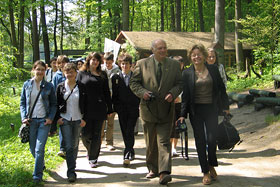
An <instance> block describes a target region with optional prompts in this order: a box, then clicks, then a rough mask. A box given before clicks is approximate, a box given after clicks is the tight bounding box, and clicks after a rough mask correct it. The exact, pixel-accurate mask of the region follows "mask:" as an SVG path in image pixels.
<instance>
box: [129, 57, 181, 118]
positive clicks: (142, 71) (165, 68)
mask: <svg viewBox="0 0 280 187" xmlns="http://www.w3.org/2000/svg"><path fill="white" fill-rule="evenodd" d="M129 85H130V88H131V90H132V91H133V93H134V94H135V95H137V96H138V97H139V98H141V102H140V116H141V118H142V119H143V120H145V121H148V122H153V123H154V122H156V123H167V122H172V119H173V115H174V102H171V103H169V102H167V101H165V99H164V98H165V97H166V95H167V94H169V93H171V94H172V96H173V99H176V97H178V95H179V94H180V93H181V91H182V74H181V70H180V65H179V63H178V62H177V61H175V60H172V59H170V58H165V59H164V60H163V62H162V76H161V81H160V84H159V85H158V83H157V80H156V67H155V60H154V57H153V56H152V57H148V58H145V59H142V60H140V61H138V62H137V64H136V67H135V70H134V71H133V75H132V78H131V80H130V84H129ZM147 91H150V92H152V93H153V94H154V95H155V96H156V98H155V99H154V100H153V101H145V100H144V99H143V95H144V93H145V92H147Z"/></svg>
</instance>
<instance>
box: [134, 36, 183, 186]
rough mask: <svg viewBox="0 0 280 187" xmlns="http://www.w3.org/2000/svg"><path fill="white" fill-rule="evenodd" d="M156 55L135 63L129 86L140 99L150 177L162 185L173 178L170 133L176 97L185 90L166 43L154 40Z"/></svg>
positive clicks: (154, 53)
mask: <svg viewBox="0 0 280 187" xmlns="http://www.w3.org/2000/svg"><path fill="white" fill-rule="evenodd" d="M151 48H152V52H153V55H152V56H150V57H148V58H145V59H142V60H139V61H138V62H137V64H136V67H135V70H134V72H133V75H132V78H131V80H130V83H129V84H130V88H131V90H132V91H133V92H134V94H135V95H137V96H138V97H139V98H141V102H140V117H141V118H142V121H143V128H144V136H145V142H146V147H147V148H146V164H147V167H148V170H149V173H148V174H147V176H146V177H147V178H154V177H157V176H159V177H160V178H159V183H160V184H167V183H168V182H170V181H171V180H172V178H171V176H170V174H171V144H170V135H171V128H172V119H173V115H174V99H175V98H177V96H178V95H179V94H180V93H181V91H182V77H181V70H180V65H179V63H178V62H177V61H175V60H172V59H170V58H167V46H166V42H165V41H164V40H161V39H157V40H154V41H153V42H152V46H151Z"/></svg>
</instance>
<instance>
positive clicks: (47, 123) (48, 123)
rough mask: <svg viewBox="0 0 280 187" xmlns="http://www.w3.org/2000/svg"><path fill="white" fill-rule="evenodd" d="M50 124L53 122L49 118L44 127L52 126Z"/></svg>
mask: <svg viewBox="0 0 280 187" xmlns="http://www.w3.org/2000/svg"><path fill="white" fill-rule="evenodd" d="M50 124H52V120H51V119H49V118H47V119H46V122H45V123H44V125H50Z"/></svg>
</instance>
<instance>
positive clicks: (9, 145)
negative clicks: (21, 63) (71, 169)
mask: <svg viewBox="0 0 280 187" xmlns="http://www.w3.org/2000/svg"><path fill="white" fill-rule="evenodd" d="M22 85H23V82H22V81H8V82H4V83H3V82H2V84H0V119H1V124H0V134H1V136H0V186H5V187H6V186H35V185H34V183H33V180H32V172H33V169H34V158H33V157H32V155H31V153H30V151H29V144H28V143H27V144H23V143H21V142H20V139H19V138H18V137H17V135H18V129H19V127H20V125H21V120H20V110H19V102H20V91H21V87H22ZM12 86H14V87H15V88H16V94H15V95H14V94H13V89H12ZM11 123H13V124H14V131H12V129H11V127H10V124H11ZM58 151H59V140H58V136H54V137H50V138H48V141H47V144H46V149H45V163H46V168H47V170H46V172H44V178H43V179H47V178H48V177H49V176H50V171H51V170H55V169H56V167H57V166H58V165H59V164H60V163H62V162H63V159H61V158H60V157H57V156H56V153H57V152H58Z"/></svg>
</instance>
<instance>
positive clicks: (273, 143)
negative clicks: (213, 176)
mask: <svg viewBox="0 0 280 187" xmlns="http://www.w3.org/2000/svg"><path fill="white" fill-rule="evenodd" d="M231 113H232V114H233V115H234V117H233V119H232V124H234V125H235V126H236V127H237V129H238V130H239V132H240V136H241V139H243V142H242V143H241V144H240V145H238V146H236V147H235V149H234V150H233V151H232V152H231V153H229V152H227V151H218V152H217V155H218V161H219V167H218V168H217V173H218V174H219V178H218V180H217V181H215V182H213V183H212V185H211V186H218V187H220V186H223V187H224V186H242V187H243V186H244V187H245V186H246V187H247V186H273V187H274V186H275V187H279V186H280V124H272V125H269V126H268V125H267V124H265V122H264V119H265V116H267V115H269V114H271V115H272V110H271V109H269V108H266V109H263V110H261V111H259V112H256V111H254V105H253V104H251V105H245V106H243V107H242V108H237V106H236V105H235V104H233V105H231ZM188 125H189V124H188ZM188 128H189V135H190V139H189V156H190V160H189V161H185V160H184V159H183V158H182V157H177V158H173V161H172V177H173V179H172V182H171V183H169V184H168V186H180V187H181V186H203V185H202V183H201V180H202V177H201V176H202V174H201V173H200V167H199V163H198V159H197V153H196V150H195V146H194V139H193V135H192V130H191V127H190V125H189V126H188ZM114 141H115V145H116V147H117V149H116V150H115V151H112V152H110V151H108V150H107V149H106V148H104V147H103V148H102V149H101V155H100V157H99V167H98V168H94V169H92V168H90V167H89V164H88V162H87V159H86V151H85V148H84V147H83V145H82V143H81V144H80V151H79V155H78V159H77V168H76V171H77V175H78V179H77V181H76V183H74V184H69V183H68V182H67V180H66V179H67V178H66V170H67V166H66V163H65V162H64V163H63V164H62V165H61V166H60V167H59V168H57V170H56V171H53V173H52V177H51V178H49V179H48V180H47V181H46V182H45V186H70V185H71V186H72V185H74V186H98V187H99V186H106V187H107V186H110V187H111V186H161V185H159V184H158V178H156V179H152V180H149V179H146V178H145V175H146V173H147V168H146V166H145V142H144V137H143V133H140V135H138V136H136V142H135V143H136V144H135V151H136V159H135V160H134V161H133V162H132V166H131V168H124V167H123V166H122V149H123V142H122V137H121V134H120V129H119V124H118V121H117V119H115V131H114ZM177 150H178V151H180V142H179V145H178V147H177Z"/></svg>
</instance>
